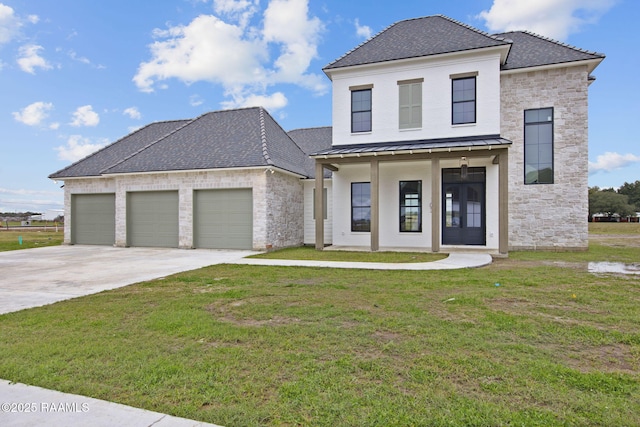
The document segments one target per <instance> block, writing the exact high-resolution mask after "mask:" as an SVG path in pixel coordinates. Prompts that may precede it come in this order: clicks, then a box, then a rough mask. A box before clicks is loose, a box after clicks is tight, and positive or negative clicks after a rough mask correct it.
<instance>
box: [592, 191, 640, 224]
mask: <svg viewBox="0 0 640 427" xmlns="http://www.w3.org/2000/svg"><path fill="white" fill-rule="evenodd" d="M635 212H636V211H635V208H634V206H631V205H630V204H629V198H628V197H627V196H625V195H624V194H618V193H616V192H615V191H607V190H599V189H598V190H597V191H592V189H589V216H590V217H593V215H594V214H605V215H607V216H608V217H612V216H613V215H614V214H618V215H620V216H621V217H626V216H629V215H635Z"/></svg>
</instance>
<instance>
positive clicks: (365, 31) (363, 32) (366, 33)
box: [355, 18, 373, 40]
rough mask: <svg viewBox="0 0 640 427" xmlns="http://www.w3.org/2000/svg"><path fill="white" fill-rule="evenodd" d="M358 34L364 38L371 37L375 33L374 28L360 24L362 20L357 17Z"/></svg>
mask: <svg viewBox="0 0 640 427" xmlns="http://www.w3.org/2000/svg"><path fill="white" fill-rule="evenodd" d="M355 25H356V34H357V35H358V37H362V38H363V39H367V40H368V39H370V38H371V36H372V35H373V30H372V29H371V27H369V26H368V25H360V20H359V19H357V18H356V22H355Z"/></svg>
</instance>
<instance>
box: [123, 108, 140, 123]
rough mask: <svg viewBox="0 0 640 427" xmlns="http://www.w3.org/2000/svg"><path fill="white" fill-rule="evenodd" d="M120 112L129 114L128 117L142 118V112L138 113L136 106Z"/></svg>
mask: <svg viewBox="0 0 640 427" xmlns="http://www.w3.org/2000/svg"><path fill="white" fill-rule="evenodd" d="M122 114H124V115H126V116H129V118H130V119H135V120H140V119H141V118H142V114H140V111H138V108H137V107H129V108H127V109H126V110H124V111H123V112H122Z"/></svg>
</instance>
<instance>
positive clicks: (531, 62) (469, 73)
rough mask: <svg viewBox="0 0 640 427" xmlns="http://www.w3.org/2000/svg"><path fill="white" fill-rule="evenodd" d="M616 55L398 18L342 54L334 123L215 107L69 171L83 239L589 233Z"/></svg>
mask: <svg viewBox="0 0 640 427" xmlns="http://www.w3.org/2000/svg"><path fill="white" fill-rule="evenodd" d="M603 59H604V55H602V54H599V53H594V52H588V51H585V50H582V49H579V48H575V47H572V46H568V45H565V44H562V43H559V42H557V41H554V40H550V39H547V38H544V37H541V36H538V35H535V34H531V33H528V32H509V33H503V34H495V35H490V34H487V33H484V32H482V31H479V30H477V29H475V28H472V27H470V26H468V25H465V24H462V23H460V22H457V21H454V20H452V19H450V18H447V17H445V16H429V17H424V18H417V19H409V20H405V21H400V22H397V23H395V24H393V25H391V26H390V27H388V28H387V29H385V30H383V31H382V32H381V33H379V34H378V35H376V36H374V37H373V38H371V39H370V40H368V41H367V42H365V43H363V44H361V45H360V46H358V47H356V48H355V49H353V50H352V51H350V52H348V53H347V54H345V55H344V56H343V57H341V58H339V59H338V60H336V61H334V62H332V63H330V64H329V65H327V66H326V67H325V68H324V72H325V74H326V75H327V76H328V77H329V79H330V80H331V82H332V91H333V106H332V114H333V125H332V127H324V128H312V129H298V130H293V131H290V132H288V133H287V132H285V131H284V130H282V128H281V127H280V126H279V125H278V124H277V123H276V122H275V121H274V120H273V118H272V117H271V116H270V115H269V114H268V113H267V112H266V111H265V110H264V109H262V108H248V109H239V110H229V111H218V112H212V113H207V114H204V115H202V116H200V117H198V118H195V119H193V120H178V121H170V122H160V123H153V124H150V125H148V126H146V127H144V128H142V129H140V130H138V131H136V132H134V133H132V134H130V135H128V136H126V137H124V138H122V139H121V140H119V141H116V142H115V143H113V144H111V145H109V146H107V147H105V148H104V149H102V150H101V151H98V152H97V153H94V154H92V155H90V156H89V157H87V158H85V159H83V160H80V161H79V162H77V163H75V164H73V165H71V166H69V167H67V168H65V169H62V170H61V171H58V172H56V173H54V174H52V175H51V176H50V178H52V179H56V180H63V181H64V182H65V218H66V221H65V242H66V243H93V244H115V245H117V246H170V247H182V248H193V247H195V248H254V249H267V248H278V247H285V246H295V245H300V244H303V243H305V244H314V245H315V246H316V248H318V249H322V248H324V247H325V246H326V245H327V244H332V245H334V246H346V247H360V248H363V249H369V250H373V251H376V250H383V249H391V250H394V249H407V248H408V249H412V250H421V251H434V252H438V251H452V250H460V249H465V250H468V249H471V248H479V249H481V250H484V251H489V252H494V253H507V252H508V251H509V250H510V249H578V250H579V249H585V248H586V247H587V243H588V241H587V234H588V229H587V224H586V223H585V221H584V220H583V219H584V218H585V217H587V216H588V195H587V194H588V184H587V170H588V160H587V159H588V143H587V134H588V126H587V123H588V115H587V110H588V88H589V85H590V84H591V83H592V82H593V81H594V78H593V77H592V75H591V73H592V72H593V70H594V69H595V68H596V67H597V66H598V64H599V63H600V62H601V61H602V60H603Z"/></svg>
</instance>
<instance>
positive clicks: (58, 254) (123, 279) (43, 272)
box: [0, 245, 257, 314]
mask: <svg viewBox="0 0 640 427" xmlns="http://www.w3.org/2000/svg"><path fill="white" fill-rule="evenodd" d="M255 253H257V252H252V251H232V250H208V249H198V250H185V249H166V248H115V247H110V246H85V245H75V246H49V247H44V248H36V249H28V250H23V251H9V252H0V271H1V272H2V274H1V275H0V314H4V313H10V312H13V311H18V310H23V309H26V308H31V307H38V306H42V305H46V304H51V303H54V302H57V301H62V300H66V299H70V298H76V297H79V296H83V295H89V294H94V293H98V292H102V291H105V290H109V289H115V288H119V287H122V286H127V285H130V284H132V283H137V282H142V281H146V280H151V279H155V278H159V277H164V276H168V275H171V274H175V273H179V272H181V271H187V270H194V269H197V268H201V267H205V266H209V265H214V264H220V263H225V262H231V261H234V260H238V259H241V258H243V257H245V256H248V255H251V254H255Z"/></svg>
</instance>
